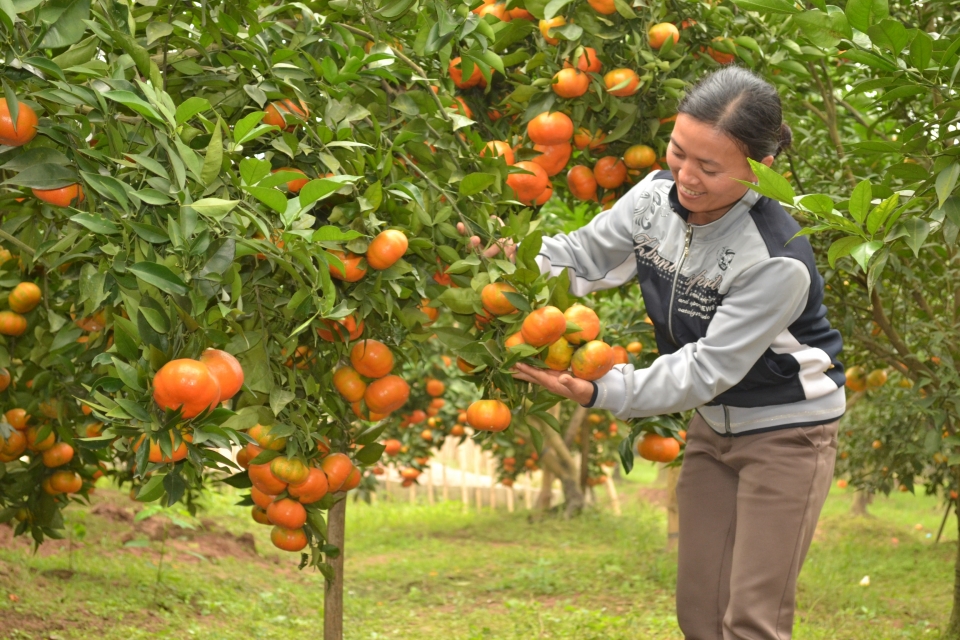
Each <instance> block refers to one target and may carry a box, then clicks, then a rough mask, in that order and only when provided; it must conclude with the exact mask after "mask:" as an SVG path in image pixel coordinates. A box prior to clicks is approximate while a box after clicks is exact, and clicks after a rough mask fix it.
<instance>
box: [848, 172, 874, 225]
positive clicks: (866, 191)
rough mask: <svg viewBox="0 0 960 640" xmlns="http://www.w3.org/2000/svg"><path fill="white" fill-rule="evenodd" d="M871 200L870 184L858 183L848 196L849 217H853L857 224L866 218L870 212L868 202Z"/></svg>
mask: <svg viewBox="0 0 960 640" xmlns="http://www.w3.org/2000/svg"><path fill="white" fill-rule="evenodd" d="M872 199H873V186H872V185H871V184H870V181H869V180H862V181H860V182H859V183H858V184H857V186H856V187H854V188H853V193H851V194H850V204H849V205H848V206H849V209H850V215H851V216H853V219H854V220H856V221H857V222H859V223H861V224H862V223H863V221H864V220H865V219H866V217H867V213H868V212H869V211H870V200H872Z"/></svg>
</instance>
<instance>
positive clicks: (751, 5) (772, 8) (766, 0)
mask: <svg viewBox="0 0 960 640" xmlns="http://www.w3.org/2000/svg"><path fill="white" fill-rule="evenodd" d="M733 3H734V4H735V5H737V6H738V7H740V8H741V9H745V10H746V11H756V12H757V13H787V14H792V13H800V9H797V8H796V6H794V4H793V3H792V2H790V0H734V2H733Z"/></svg>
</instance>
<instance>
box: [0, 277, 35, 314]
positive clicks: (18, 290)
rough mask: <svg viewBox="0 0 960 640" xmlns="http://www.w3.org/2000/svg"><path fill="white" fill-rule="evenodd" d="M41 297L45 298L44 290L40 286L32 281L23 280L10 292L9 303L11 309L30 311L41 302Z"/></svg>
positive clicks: (19, 311)
mask: <svg viewBox="0 0 960 640" xmlns="http://www.w3.org/2000/svg"><path fill="white" fill-rule="evenodd" d="M41 299H43V292H42V291H40V287H38V286H37V285H35V284H33V283H32V282H21V283H20V284H18V285H17V286H15V287H14V288H13V291H11V292H10V295H9V296H8V297H7V304H9V305H10V310H11V311H16V312H17V313H30V312H31V311H33V310H34V309H35V308H36V307H37V305H38V304H40V300H41Z"/></svg>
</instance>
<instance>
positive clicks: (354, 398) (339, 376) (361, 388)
mask: <svg viewBox="0 0 960 640" xmlns="http://www.w3.org/2000/svg"><path fill="white" fill-rule="evenodd" d="M333 388H334V389H336V390H337V391H338V392H339V393H340V395H342V396H343V399H344V400H346V401H347V402H359V401H360V400H362V399H363V394H364V392H365V391H366V390H367V383H366V382H364V381H363V380H362V379H361V378H360V374H359V373H357V371H356V369H354V368H353V367H340V368H339V369H337V370H336V371H335V372H334V373H333Z"/></svg>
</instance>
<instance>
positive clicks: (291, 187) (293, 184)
mask: <svg viewBox="0 0 960 640" xmlns="http://www.w3.org/2000/svg"><path fill="white" fill-rule="evenodd" d="M278 171H291V172H293V173H299V174H301V175H302V176H303V177H302V178H294V179H293V180H290V181H289V182H287V191H289V192H290V193H300V189H303V188H304V187H305V186H307V183H308V182H310V178H309V177H307V174H306V173H304V172H303V171H300V169H295V168H294V167H280V168H279V169H274V170H273V171H271V172H270V173H277V172H278Z"/></svg>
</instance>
